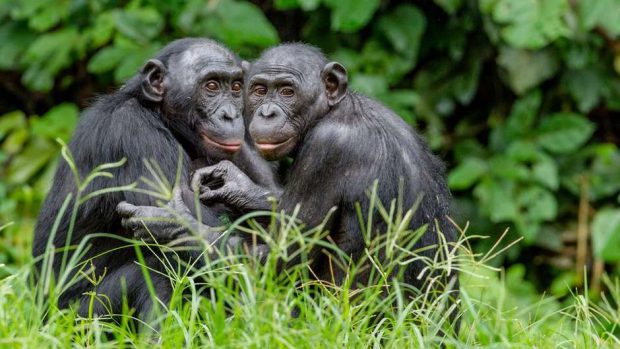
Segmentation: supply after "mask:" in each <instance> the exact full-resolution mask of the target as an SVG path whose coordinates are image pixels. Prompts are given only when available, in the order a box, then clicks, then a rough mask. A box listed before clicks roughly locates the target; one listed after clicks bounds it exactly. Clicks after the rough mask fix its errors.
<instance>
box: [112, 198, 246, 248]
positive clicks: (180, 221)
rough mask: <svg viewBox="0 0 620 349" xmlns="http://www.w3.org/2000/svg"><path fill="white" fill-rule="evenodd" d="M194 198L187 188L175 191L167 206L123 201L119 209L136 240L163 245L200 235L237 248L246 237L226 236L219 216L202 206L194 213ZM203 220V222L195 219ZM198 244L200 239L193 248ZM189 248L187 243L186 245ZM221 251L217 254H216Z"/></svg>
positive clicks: (206, 239)
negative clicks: (222, 231) (136, 204)
mask: <svg viewBox="0 0 620 349" xmlns="http://www.w3.org/2000/svg"><path fill="white" fill-rule="evenodd" d="M193 198H194V195H193V193H192V192H190V191H189V190H187V189H180V188H178V187H177V188H175V189H174V191H173V198H172V200H170V202H169V203H168V204H167V205H166V206H165V207H155V206H135V205H132V204H130V203H127V202H122V203H120V204H119V205H118V206H117V212H118V213H119V214H120V215H121V217H122V221H121V224H122V225H123V227H124V228H126V229H129V230H131V231H133V233H134V237H135V238H140V239H144V240H147V241H148V240H153V239H154V240H155V241H157V242H159V243H165V242H169V241H172V240H175V239H179V238H186V237H191V236H193V235H194V236H196V237H199V238H201V239H203V240H204V241H205V242H206V243H208V244H209V245H218V246H221V247H225V248H230V249H233V250H234V249H236V248H237V247H239V246H241V243H242V241H243V239H242V238H240V237H236V236H225V235H223V234H222V233H221V232H219V231H218V230H219V229H217V227H218V226H220V225H221V223H220V222H219V219H218V218H217V217H216V216H215V214H214V213H213V212H211V211H209V210H208V208H205V207H202V209H203V210H201V212H196V211H195V210H191V209H190V207H193V205H192V204H191V203H192V202H193V201H194V199H193ZM198 214H199V215H200V216H201V218H202V220H203V221H202V222H199V221H198V220H197V219H196V218H195V217H197V216H198ZM193 244H196V245H197V246H199V244H198V240H194V243H190V245H193ZM185 245H187V244H185ZM216 252H217V251H216Z"/></svg>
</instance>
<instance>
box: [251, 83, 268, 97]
mask: <svg viewBox="0 0 620 349" xmlns="http://www.w3.org/2000/svg"><path fill="white" fill-rule="evenodd" d="M252 93H254V94H255V95H257V96H261V97H262V96H264V95H266V94H267V88H266V87H265V86H263V85H256V86H254V91H253V92H252Z"/></svg>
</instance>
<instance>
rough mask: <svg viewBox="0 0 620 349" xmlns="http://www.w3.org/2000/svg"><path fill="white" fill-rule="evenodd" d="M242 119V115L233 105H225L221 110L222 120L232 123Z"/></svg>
mask: <svg viewBox="0 0 620 349" xmlns="http://www.w3.org/2000/svg"><path fill="white" fill-rule="evenodd" d="M240 117H241V113H240V112H239V110H237V108H235V107H234V106H232V105H225V106H223V107H221V108H220V119H222V120H224V121H227V120H228V121H232V120H235V119H238V118H240Z"/></svg>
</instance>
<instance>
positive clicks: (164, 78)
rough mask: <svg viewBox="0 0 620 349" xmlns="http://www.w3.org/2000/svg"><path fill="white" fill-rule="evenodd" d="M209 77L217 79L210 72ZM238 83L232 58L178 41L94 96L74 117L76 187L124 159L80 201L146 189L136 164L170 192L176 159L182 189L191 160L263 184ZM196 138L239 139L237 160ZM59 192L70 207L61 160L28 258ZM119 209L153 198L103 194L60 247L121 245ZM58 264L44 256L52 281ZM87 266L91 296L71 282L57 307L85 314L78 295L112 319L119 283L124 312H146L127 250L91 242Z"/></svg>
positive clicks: (263, 169) (262, 166) (159, 286)
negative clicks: (227, 166)
mask: <svg viewBox="0 0 620 349" xmlns="http://www.w3.org/2000/svg"><path fill="white" fill-rule="evenodd" d="M212 70H216V71H217V72H216V73H212V72H211V71H212ZM242 79H243V72H242V70H241V65H240V62H239V61H238V59H237V57H236V56H234V55H233V54H232V53H231V52H230V51H229V50H228V49H226V48H225V47H223V46H221V45H220V44H218V43H215V42H213V41H210V40H206V39H182V40H177V41H174V42H172V43H171V44H169V45H168V46H166V47H165V48H164V49H162V50H161V51H160V52H159V53H158V54H157V55H156V57H155V58H154V59H152V60H150V61H149V62H148V63H147V64H146V65H145V67H144V68H143V69H142V71H141V73H140V74H138V75H136V76H135V77H134V78H132V79H131V80H129V81H128V82H127V84H126V85H125V86H124V87H122V88H121V89H120V90H118V91H116V92H114V93H112V94H110V95H106V96H103V97H102V98H100V99H99V100H98V101H97V102H96V103H95V104H94V105H93V106H92V107H90V108H88V109H87V110H85V112H84V113H83V115H82V117H81V120H80V123H79V125H78V127H77V129H76V131H75V133H74V135H73V138H72V140H71V142H70V144H69V148H70V150H71V152H72V153H73V156H74V160H75V164H76V166H77V168H78V171H79V174H80V177H81V178H82V179H84V178H85V176H86V175H87V174H88V173H89V172H91V171H92V170H93V169H94V168H95V167H96V166H98V165H101V164H104V163H110V162H116V161H119V160H121V159H122V158H126V159H127V162H126V163H125V164H124V165H123V166H122V167H120V168H117V169H113V170H110V172H112V174H113V175H114V178H105V177H100V178H97V179H95V180H94V181H93V182H92V183H91V184H90V185H89V186H88V188H87V189H86V191H85V194H88V193H91V192H93V191H96V190H99V189H102V188H109V187H116V186H122V185H127V184H130V183H132V182H135V181H138V182H139V185H138V187H139V188H143V189H152V188H148V187H147V186H146V184H145V183H144V182H142V181H139V179H140V177H141V176H144V177H147V178H150V177H151V175H150V172H149V171H148V170H147V168H146V167H145V165H144V160H145V159H147V160H154V162H155V163H157V164H158V165H159V167H160V168H161V170H162V172H163V173H164V174H165V175H166V176H167V180H168V181H169V183H171V184H174V182H175V175H176V173H177V167H178V161H179V156H181V157H182V170H181V182H182V183H188V181H189V173H190V169H191V162H192V161H193V160H196V159H199V162H200V163H201V164H202V165H205V164H206V165H209V164H214V163H216V162H217V161H220V160H222V159H229V160H232V161H233V162H235V163H237V165H238V166H239V167H241V168H244V169H245V170H246V173H248V175H249V176H251V177H252V178H253V179H255V180H256V181H257V182H262V183H267V184H273V183H274V182H273V176H272V173H271V168H270V167H269V165H268V164H267V163H266V162H265V161H264V160H262V159H261V158H260V156H258V154H256V151H255V150H253V149H252V147H251V146H249V145H248V144H247V135H245V136H244V124H243V119H242V113H243V100H242V93H241V92H240V91H237V92H234V91H233V90H232V87H231V86H232V84H234V83H235V82H236V81H239V80H241V81H242ZM208 81H217V82H218V85H219V89H220V90H219V92H218V91H216V92H212V91H210V90H206V89H205V85H204V84H205V83H206V82H208ZM205 135H208V136H209V137H210V138H211V139H212V140H213V139H217V140H218V141H226V142H227V140H229V139H233V140H235V142H237V141H238V142H242V141H243V140H244V138H245V139H246V142H245V143H243V144H242V146H241V147H240V150H239V151H237V152H236V153H232V152H231V151H228V150H226V149H224V150H221V149H218V146H217V143H213V142H207V141H206V140H205V137H206V136H205ZM214 144H216V145H215V146H214ZM151 179H152V178H151ZM69 193H73V198H75V195H76V183H75V180H74V178H73V175H72V172H71V170H70V168H69V166H68V165H67V163H66V162H65V161H61V163H60V166H59V168H58V170H57V173H56V176H55V178H54V181H53V184H52V187H51V189H50V192H49V195H48V196H47V198H46V200H45V202H44V204H43V207H42V209H41V211H40V214H39V218H38V222H37V226H36V230H35V237H34V246H33V255H34V256H35V257H37V256H41V255H42V254H43V253H44V252H45V250H46V246H47V244H48V240H49V238H50V232H51V229H52V226H53V224H54V221H55V219H56V216H57V215H58V213H59V210H60V207H61V205H62V203H63V201H64V200H65V198H66V196H67V195H68V194H69ZM121 201H127V202H129V203H131V204H134V205H150V206H155V205H156V199H155V198H154V197H152V196H149V195H146V194H141V193H135V192H132V191H123V192H114V193H108V194H104V195H99V196H97V197H95V198H93V199H90V200H88V201H87V202H85V203H84V204H83V205H81V206H80V208H79V212H78V214H77V220H76V222H75V226H74V228H73V233H72V238H71V240H70V241H69V242H68V244H67V245H76V244H78V243H80V242H81V241H83V240H84V239H85V238H86V237H87V236H88V235H89V234H92V233H101V232H105V233H112V234H117V235H118V236H121V237H125V238H131V237H132V233H131V232H130V231H126V230H124V229H123V228H122V227H121V225H120V217H119V215H118V214H117V213H116V206H117V204H118V203H119V202H121ZM71 204H73V201H72V203H71ZM188 206H190V207H192V206H193V204H192V205H188ZM70 211H71V210H69V212H67V214H65V215H64V216H63V217H62V218H61V220H60V226H59V228H58V232H57V234H56V236H55V238H54V239H53V241H51V244H53V246H55V247H56V248H60V247H63V246H65V245H66V239H67V235H68V231H69V225H70V213H71V212H70ZM217 214H218V213H217V212H212V211H210V210H208V209H203V219H202V220H203V222H204V223H205V224H207V225H211V226H214V225H219V224H220V222H219V220H218V219H217ZM112 250H113V251H112ZM110 251H112V252H110ZM61 255H62V253H60V252H57V253H56V255H55V257H54V264H53V270H54V273H55V274H56V275H58V273H59V272H60V268H61V259H62V258H61ZM95 256H96V258H93V257H95ZM91 258H93V259H92V266H94V268H95V270H94V272H95V274H97V275H103V274H104V273H105V275H106V276H105V278H104V279H103V282H102V283H100V284H99V285H98V286H97V287H96V288H93V286H92V285H91V283H90V282H89V281H88V280H86V279H84V278H82V279H80V280H79V281H78V282H77V283H76V284H75V285H74V286H72V287H71V288H70V289H69V290H68V291H67V292H65V293H63V294H61V295H60V298H59V306H60V307H66V306H68V305H69V303H70V302H73V301H76V300H77V301H79V303H80V308H79V310H78V312H79V313H80V314H81V315H86V314H87V310H88V308H87V307H88V296H85V295H84V293H85V292H87V291H91V290H93V289H95V290H96V291H97V292H99V293H104V294H106V296H108V297H109V298H110V299H111V304H109V305H110V306H111V309H108V310H111V311H112V312H119V311H120V310H121V309H120V307H121V296H122V292H121V291H122V288H121V283H122V282H121V280H122V279H124V280H125V283H126V285H127V296H128V300H129V301H130V304H129V305H130V306H133V307H135V308H136V310H137V312H138V314H143V315H144V314H146V313H148V312H149V311H150V308H151V306H152V304H151V300H150V297H149V294H148V291H147V288H146V287H145V284H144V279H143V277H142V274H141V271H140V267H139V266H138V265H137V264H136V263H135V261H136V256H135V252H134V248H133V247H132V246H127V243H126V242H122V241H120V240H118V239H114V238H107V237H98V238H96V239H93V240H92V241H91V243H90V249H89V250H88V252H87V254H86V256H85V258H84V259H82V261H85V260H88V259H91ZM146 258H147V263H148V264H149V265H151V264H153V265H154V264H157V263H156V258H155V257H154V256H149V255H147V256H146ZM89 266H90V263H89ZM39 267H40V263H39ZM153 267H155V268H156V266H153ZM151 278H152V279H153V282H154V283H155V288H156V290H157V292H158V297H159V298H160V299H161V300H162V301H163V302H167V300H168V299H169V297H170V292H171V288H170V282H169V280H167V279H166V278H165V277H161V276H158V275H155V274H153V273H151ZM95 313H98V314H102V313H107V310H106V309H104V304H101V303H97V302H96V304H95Z"/></svg>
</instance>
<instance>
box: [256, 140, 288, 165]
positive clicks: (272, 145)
mask: <svg viewBox="0 0 620 349" xmlns="http://www.w3.org/2000/svg"><path fill="white" fill-rule="evenodd" d="M296 144H297V142H296V139H295V137H294V136H293V137H290V138H287V139H285V140H280V141H267V140H257V141H256V149H258V151H259V152H260V154H261V155H262V156H263V157H264V158H265V159H267V160H279V159H282V158H284V157H286V156H287V155H289V154H290V153H291V152H292V151H293V149H294V148H295V145H296Z"/></svg>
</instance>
